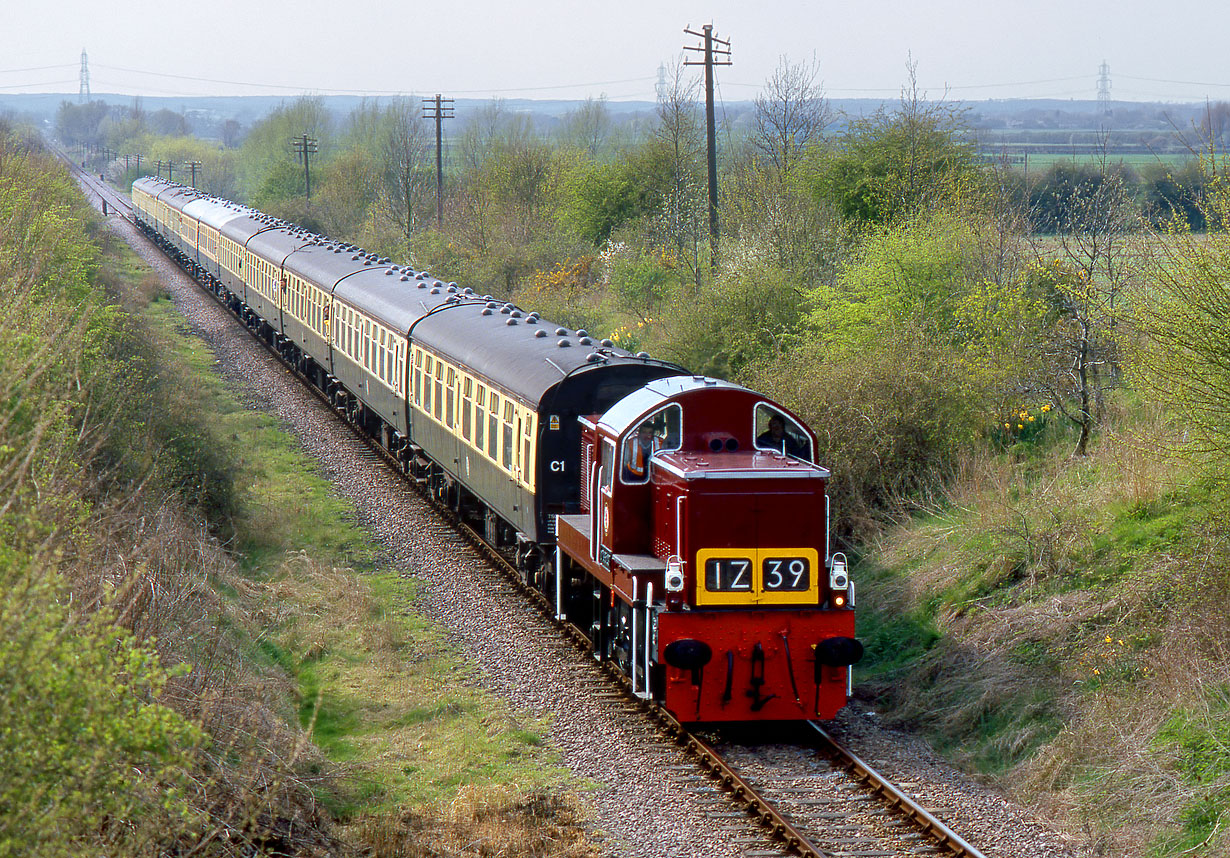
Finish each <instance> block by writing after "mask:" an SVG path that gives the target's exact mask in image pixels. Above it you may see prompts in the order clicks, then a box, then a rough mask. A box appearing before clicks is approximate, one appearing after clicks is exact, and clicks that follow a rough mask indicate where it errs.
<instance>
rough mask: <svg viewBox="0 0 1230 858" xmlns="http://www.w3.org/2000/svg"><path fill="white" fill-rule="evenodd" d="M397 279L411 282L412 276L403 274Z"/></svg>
mask: <svg viewBox="0 0 1230 858" xmlns="http://www.w3.org/2000/svg"><path fill="white" fill-rule="evenodd" d="M397 279H398V280H400V281H401V282H402V283H409V282H410V278H409V277H407V276H406V275H405V274H403V275H402V276H401V277H398V278H397Z"/></svg>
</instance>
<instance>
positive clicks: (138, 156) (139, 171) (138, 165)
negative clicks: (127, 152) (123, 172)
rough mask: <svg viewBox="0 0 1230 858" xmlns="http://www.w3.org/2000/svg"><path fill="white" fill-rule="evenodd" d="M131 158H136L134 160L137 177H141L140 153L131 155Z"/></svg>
mask: <svg viewBox="0 0 1230 858" xmlns="http://www.w3.org/2000/svg"><path fill="white" fill-rule="evenodd" d="M132 157H134V158H136V159H137V175H138V176H140V175H141V153H140V152H138V153H137V154H135V155H133V156H132Z"/></svg>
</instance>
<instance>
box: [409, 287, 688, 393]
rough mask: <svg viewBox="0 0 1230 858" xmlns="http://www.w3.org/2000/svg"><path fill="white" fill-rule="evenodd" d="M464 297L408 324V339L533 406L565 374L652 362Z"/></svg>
mask: <svg viewBox="0 0 1230 858" xmlns="http://www.w3.org/2000/svg"><path fill="white" fill-rule="evenodd" d="M464 297H465V300H464V301H460V302H459V303H456V304H454V305H450V306H443V307H441V308H440V309H437V310H436V311H435V312H433V313H431V314H429V315H427V316H425V317H424V318H423V319H422V320H421V321H420V322H419V323H418V324H417V325H415V326H414V330H413V332H412V337H413V339H414V341H415V342H416V343H418V344H419V345H422V346H425V347H426V348H428V349H430V350H431V351H433V352H435V353H436V354H439V355H441V356H442V357H444V358H445V359H447V360H449V361H451V362H453V363H456V364H459V365H461V366H465V367H468V368H469V369H471V370H474V371H475V372H477V373H478V374H479V375H481V376H483V377H485V378H487V379H489V380H490V381H493V382H495V383H496V384H497V385H499V386H501V387H503V388H504V389H505V390H508V391H511V392H513V393H515V394H517V395H518V396H520V397H521V398H522V399H523V400H524V401H526V402H529V403H533V404H534V405H537V404H538V403H539V402H541V401H542V397H543V395H544V394H545V393H546V392H547V391H548V390H550V389H551V388H552V387H554V386H555V385H557V384H559V382H560V381H562V380H563V379H564V378H566V377H567V376H569V375H571V374H573V373H574V372H577V371H582V370H584V369H585V368H586V367H590V366H593V367H598V366H603V365H607V366H609V365H612V364H620V363H638V364H639V363H652V364H654V365H657V366H669V365H668V364H664V363H662V362H660V361H652V360H650V359H649V358H647V357H646V358H641V357H633V356H632V355H631V354H629V353H628V352H626V351H624V350H623V349H619V348H615V347H614V346H611V345H609V341H605V343H606V344H604V343H597V342H594V341H593V340H592V339H591V338H590V337H588V336H580V335H581V334H583V333H584V332H583V331H570V330H568V329H566V328H561V327H558V326H557V325H556V324H555V323H553V322H548V321H546V320H545V319H540V318H538V315H537V314H536V313H529V314H527V313H525V312H523V311H522V310H520V309H519V308H517V307H514V306H513V305H512V304H501V303H499V302H496V301H484V300H483V299H481V298H470V297H468V296H464Z"/></svg>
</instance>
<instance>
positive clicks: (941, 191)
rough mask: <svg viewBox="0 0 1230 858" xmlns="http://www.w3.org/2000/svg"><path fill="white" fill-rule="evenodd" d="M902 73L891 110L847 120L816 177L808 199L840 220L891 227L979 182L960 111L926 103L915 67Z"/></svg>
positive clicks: (956, 197) (964, 192) (958, 196)
mask: <svg viewBox="0 0 1230 858" xmlns="http://www.w3.org/2000/svg"><path fill="white" fill-rule="evenodd" d="M907 68H908V69H909V76H910V82H909V85H908V87H907V88H906V89H905V90H904V91H903V92H902V96H901V103H900V105H899V107H898V109H897V111H896V112H894V113H888V112H886V111H884V110H883V109H881V110H878V111H876V112H875V113H874V114H872V115H871V116H869V117H865V118H859V119H855V120H853V121H851V122H850V124H849V126H848V128H847V130H846V133H845V134H844V135H842V137H841V138H840V139H838V140H837V141H836V145H835V148H834V150H833V152H832V153H831V154H829V155H828V156H827V157H825V158H824V159H823V160H822V161H821V163H820V164H819V165H818V169H817V170H816V174H815V176H814V178H813V186H814V188H815V193H816V194H817V195H818V196H819V197H820V198H821V199H823V200H827V201H829V202H831V203H832V204H833V205H835V206H836V207H837V208H838V209H839V210H840V211H841V212H842V213H843V214H844V215H845V216H846V217H848V218H852V219H855V220H857V221H860V222H863V223H872V224H886V223H892V222H894V221H898V220H901V219H903V218H907V217H909V216H910V215H911V214H912V213H914V212H916V211H918V210H919V209H920V208H926V207H941V206H944V205H948V204H951V203H953V202H959V201H960V200H961V199H962V198H963V197H965V196H967V195H969V194H970V193H971V192H972V191H973V190H974V189H976V188H978V187H980V186H981V185H982V183H983V181H984V179H983V176H982V171H981V170H980V168H979V165H978V160H977V153H976V151H975V149H974V146H973V142H972V141H971V140H969V139H968V138H967V136H966V135H965V125H964V122H963V120H962V114H961V111H960V110H959V109H958V108H955V107H953V106H951V105H948V104H945V103H944V102H931V101H927V100H926V97H925V95H924V94H923V93H920V92H919V90H918V85H917V81H916V78H915V68H916V64H914V63H910V64H909V65H908V66H907Z"/></svg>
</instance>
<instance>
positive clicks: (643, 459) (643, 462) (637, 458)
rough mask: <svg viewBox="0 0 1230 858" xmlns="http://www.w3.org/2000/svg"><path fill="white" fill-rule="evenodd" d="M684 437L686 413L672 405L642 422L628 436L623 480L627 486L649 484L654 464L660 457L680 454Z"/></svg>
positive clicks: (621, 473)
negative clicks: (677, 452) (684, 414)
mask: <svg viewBox="0 0 1230 858" xmlns="http://www.w3.org/2000/svg"><path fill="white" fill-rule="evenodd" d="M682 437H683V409H682V408H681V407H680V406H678V405H674V404H672V405H668V406H666V407H665V408H663V409H661V410H660V411H657V412H655V413H653V414H651V415H649V416H648V417H646V418H645V419H644V420H642V421H641V422H640V423H639V424H638V425H637V426H636V428H635V429H633V430H632V431H631V432H629V433H628V434H627V435H626V436H624V440H623V444H622V445H621V455H620V462H621V466H620V479H621V480H623V482H625V483H644V482H647V481H648V480H649V464H650V460H651V459H653V457H654V456H656V455H658V454H659V453H666V452H670V451H671V450H678V449H679V447H680V444H681V439H682Z"/></svg>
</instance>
